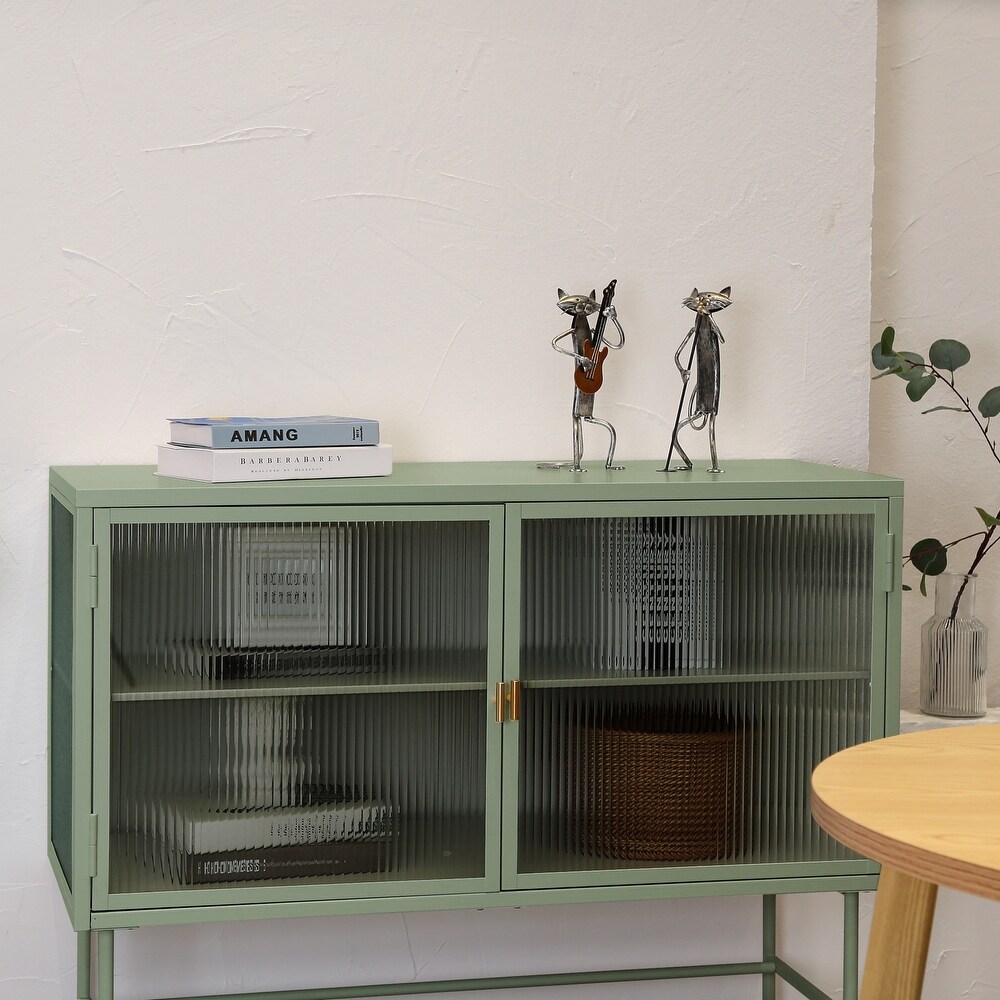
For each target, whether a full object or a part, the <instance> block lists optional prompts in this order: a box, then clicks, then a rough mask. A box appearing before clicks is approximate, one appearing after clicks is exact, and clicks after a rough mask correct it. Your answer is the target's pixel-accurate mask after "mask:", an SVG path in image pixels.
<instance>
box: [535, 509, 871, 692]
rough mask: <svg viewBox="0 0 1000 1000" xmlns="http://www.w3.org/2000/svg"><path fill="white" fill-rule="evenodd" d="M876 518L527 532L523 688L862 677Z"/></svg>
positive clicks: (713, 520)
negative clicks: (562, 683)
mask: <svg viewBox="0 0 1000 1000" xmlns="http://www.w3.org/2000/svg"><path fill="white" fill-rule="evenodd" d="M873 532H874V516H873V515H872V514H870V513H858V514H821V513H817V514H760V515H747V516H706V517H700V516H688V517H678V516H657V517H605V518H564V519H557V518H553V519H537V520H525V521H524V522H523V526H522V574H523V577H522V591H521V594H522V604H521V678H522V679H523V680H525V681H532V680H560V679H562V680H571V679H574V678H578V679H585V678H592V679H600V678H604V679H614V678H623V677H690V676H698V675H708V676H716V675H722V674H725V675H733V674H741V675H758V674H775V673H782V674H787V673H800V672H809V673H829V672H843V671H864V672H866V673H867V672H868V671H869V670H870V668H871V643H870V636H871V618H872V582H873V568H872V550H873V544H872V539H873Z"/></svg>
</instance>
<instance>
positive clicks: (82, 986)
mask: <svg viewBox="0 0 1000 1000" xmlns="http://www.w3.org/2000/svg"><path fill="white" fill-rule="evenodd" d="M76 997H77V1000H90V931H78V932H77V935H76Z"/></svg>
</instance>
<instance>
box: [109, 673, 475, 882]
mask: <svg viewBox="0 0 1000 1000" xmlns="http://www.w3.org/2000/svg"><path fill="white" fill-rule="evenodd" d="M487 718H488V712H487V704H486V695H485V691H450V692H415V691H406V692H396V693H386V694H354V695H331V696H307V697H268V698H193V699H175V700H163V701H135V702H116V703H115V704H114V705H113V712H112V747H111V759H112V788H113V789H114V795H113V798H112V801H111V825H112V829H113V830H114V831H115V833H114V837H113V841H112V845H111V877H110V885H109V889H110V891H111V892H141V891H145V890H162V889H165V888H170V889H178V888H186V887H199V886H200V887H206V886H214V887H217V886H220V885H230V886H231V885H234V884H243V885H247V884H261V883H267V884H271V885H275V884H277V885H282V884H286V885H287V884H291V883H294V882H295V881H302V880H306V881H310V882H331V883H337V882H376V881H391V882H396V881H400V880H414V879H447V878H475V877H481V876H483V875H484V866H485V860H484V842H485V816H486V776H485V772H486V764H485V736H484V730H485V727H486V724H487Z"/></svg>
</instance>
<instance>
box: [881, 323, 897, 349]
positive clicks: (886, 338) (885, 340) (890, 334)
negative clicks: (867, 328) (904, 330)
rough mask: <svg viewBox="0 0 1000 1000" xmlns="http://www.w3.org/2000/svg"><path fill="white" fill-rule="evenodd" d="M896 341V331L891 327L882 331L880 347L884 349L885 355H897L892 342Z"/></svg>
mask: <svg viewBox="0 0 1000 1000" xmlns="http://www.w3.org/2000/svg"><path fill="white" fill-rule="evenodd" d="M895 339H896V331H895V330H894V329H893V328H892V327H891V326H887V327H886V328H885V329H884V330H883V331H882V339H881V340H880V341H879V346H880V347H881V348H882V353H883V354H893V353H895V352H894V351H893V349H892V342H893V341H894V340H895Z"/></svg>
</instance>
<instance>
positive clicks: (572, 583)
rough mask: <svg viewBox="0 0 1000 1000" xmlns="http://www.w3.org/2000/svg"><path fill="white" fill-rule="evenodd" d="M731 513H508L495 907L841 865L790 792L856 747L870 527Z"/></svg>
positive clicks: (853, 521)
mask: <svg viewBox="0 0 1000 1000" xmlns="http://www.w3.org/2000/svg"><path fill="white" fill-rule="evenodd" d="M734 506H735V505H719V504H712V503H711V502H708V503H686V504H672V505H668V504H655V503H651V504H645V505H638V504H628V505H620V506H615V505H612V504H606V505H603V508H602V509H601V511H600V512H599V513H600V516H593V514H594V513H596V512H595V511H594V507H593V505H588V506H586V507H583V506H580V507H576V508H574V507H573V506H572V505H565V507H564V508H558V507H557V506H556V505H552V506H551V507H548V506H544V505H536V506H534V507H532V506H531V505H525V506H524V508H523V511H522V519H521V521H520V524H519V531H518V536H519V537H518V540H517V542H516V544H517V545H518V546H519V563H520V581H519V587H518V597H519V605H520V607H519V619H520V621H519V628H518V649H517V652H516V658H515V654H514V653H513V652H512V651H511V652H509V653H508V664H509V666H510V665H511V664H512V662H514V663H515V664H516V666H515V667H514V669H516V670H517V672H518V676H519V679H520V684H521V691H520V695H521V697H520V701H521V705H522V710H521V718H520V721H519V722H518V731H517V734H516V743H517V751H516V758H515V756H514V755H513V753H511V755H510V756H508V757H507V760H508V761H510V760H513V759H516V761H517V768H518V774H519V780H520V784H519V788H518V799H517V812H516V827H515V824H514V821H513V820H511V821H510V823H509V824H508V827H507V830H508V831H509V833H510V835H511V837H512V838H513V839H515V840H516V851H515V852H514V857H513V858H512V857H511V854H510V853H508V864H511V863H513V865H514V866H516V873H517V874H516V877H514V878H513V879H511V880H509V881H508V884H509V885H511V886H512V887H513V886H520V887H532V886H545V885H553V884H567V885H592V884H606V883H615V882H629V881H640V880H646V879H648V878H649V877H650V871H649V869H651V868H660V869H664V870H665V872H664V875H663V877H664V878H669V879H671V880H685V879H695V878H697V879H706V878H709V879H710V878H719V879H722V878H728V877H732V874H733V866H740V874H741V876H742V877H747V876H749V875H751V874H752V873H754V872H757V873H759V874H760V875H761V876H762V877H763V876H765V875H773V874H775V873H777V872H780V871H781V870H782V868H783V867H786V866H789V865H795V866H798V868H797V870H796V873H797V874H803V873H805V872H806V871H807V870H809V866H812V868H813V869H815V870H816V871H817V872H820V871H824V872H826V873H828V874H829V873H830V872H832V871H835V870H837V869H838V866H840V867H844V866H849V865H850V864H852V863H853V858H854V856H853V855H851V854H850V853H849V852H847V851H845V850H844V849H843V848H841V847H839V846H838V845H837V844H836V843H835V842H834V841H833V840H832V839H830V838H829V837H827V836H826V835H825V834H824V833H822V831H820V830H819V828H818V827H817V826H816V825H815V823H813V821H812V820H811V818H810V815H809V798H808V790H809V776H810V774H811V771H812V768H813V767H814V766H815V765H816V764H817V763H818V762H819V761H820V760H822V759H823V758H824V757H826V756H828V755H829V754H831V753H834V752H835V751H837V750H839V749H841V748H843V747H844V746H848V745H851V744H853V743H856V742H860V741H862V740H864V739H867V738H869V736H870V733H871V718H872V712H873V706H872V698H873V694H872V689H871V678H872V664H873V657H882V656H884V650H875V649H874V648H873V643H872V635H873V616H875V615H879V614H881V615H884V597H885V595H884V594H881V595H878V594H877V593H876V590H875V579H876V547H877V546H876V541H877V531H876V525H878V524H882V523H884V519H885V517H886V511H885V510H884V509H883V508H882V507H880V506H879V505H878V503H877V502H870V501H843V502H835V501H831V502H822V501H815V502H813V501H810V502H800V503H784V504H771V505H768V504H765V503H757V504H754V503H744V504H740V505H739V509H740V510H741V511H742V512H741V513H736V512H734V510H733V508H734ZM574 510H579V511H581V512H582V513H581V516H574V514H573V511H574ZM883 533H884V532H883ZM509 534H511V533H510V532H509ZM508 593H510V588H509V589H508ZM880 600H881V609H880V605H879V601H880ZM880 696H881V695H880V693H878V692H876V697H880ZM876 707H877V708H878V709H879V711H880V706H876ZM509 735H510V734H509ZM803 866H804V867H803ZM666 870H669V873H668V872H667V871H666Z"/></svg>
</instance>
